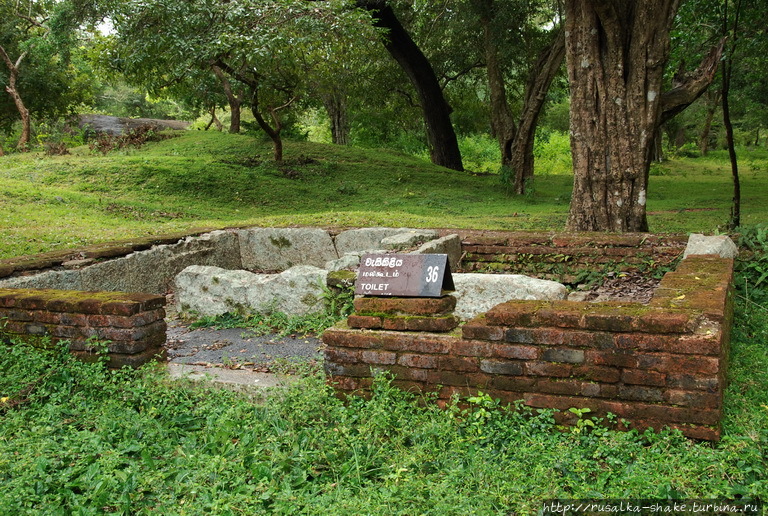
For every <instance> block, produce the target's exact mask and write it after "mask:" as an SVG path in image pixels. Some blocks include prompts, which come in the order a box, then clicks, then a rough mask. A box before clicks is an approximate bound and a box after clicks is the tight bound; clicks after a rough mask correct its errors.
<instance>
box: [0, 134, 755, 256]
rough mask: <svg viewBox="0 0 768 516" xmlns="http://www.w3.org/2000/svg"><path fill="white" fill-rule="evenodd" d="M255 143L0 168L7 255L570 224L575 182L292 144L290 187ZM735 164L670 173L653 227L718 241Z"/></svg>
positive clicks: (0, 161) (188, 139)
mask: <svg viewBox="0 0 768 516" xmlns="http://www.w3.org/2000/svg"><path fill="white" fill-rule="evenodd" d="M50 134H54V133H50ZM249 135H250V133H249ZM249 135H230V134H222V133H219V132H216V131H185V132H181V133H180V136H179V137H177V138H172V139H168V140H164V141H160V142H151V143H148V144H146V145H144V146H143V147H141V148H140V149H134V148H132V147H128V148H125V149H122V150H116V151H113V152H110V153H108V154H107V155H106V156H102V155H101V154H99V153H92V152H91V151H90V150H89V149H88V148H87V147H80V148H70V149H69V151H70V153H71V154H70V155H68V156H61V157H58V156H52V157H45V156H44V155H43V154H42V152H32V153H29V155H21V154H14V155H8V156H5V157H0V178H2V179H0V199H1V201H0V202H2V203H3V206H4V208H5V209H4V211H3V216H2V217H0V236H2V241H3V246H2V247H0V257H2V258H6V257H13V256H21V255H25V254H32V253H39V252H46V251H51V250H55V249H63V248H77V247H81V246H85V245H88V244H95V243H99V242H108V241H114V240H117V239H126V238H135V237H137V236H146V235H159V234H167V233H172V232H176V231H190V230H191V229H193V228H196V229H199V228H206V227H207V228H222V227H229V226H243V225H262V226H266V225H272V226H282V225H291V224H304V225H322V226H329V225H335V226H340V227H342V226H358V227H360V226H394V227H399V226H424V227H464V228H476V229H512V230H526V229H537V228H539V229H540V228H543V227H546V228H548V229H552V230H557V229H558V228H561V229H562V227H563V224H564V221H565V217H566V213H567V209H568V199H569V198H570V190H571V184H572V179H571V177H570V176H569V175H564V174H563V175H561V174H557V175H540V176H539V177H538V178H537V180H536V185H535V192H533V194H532V196H531V197H530V198H527V197H521V198H512V197H510V196H509V195H507V194H506V193H505V192H504V190H503V189H501V188H499V184H498V176H496V175H472V174H469V173H460V172H455V171H446V170H445V169H443V168H440V167H436V166H433V165H431V164H430V163H428V162H426V161H425V160H423V159H417V158H413V157H410V156H407V155H403V154H398V153H392V152H384V151H380V150H369V149H354V148H350V147H343V146H338V145H321V144H315V143H311V142H295V141H287V142H286V146H285V152H286V167H287V169H290V170H292V171H293V172H292V173H291V176H292V177H293V179H291V177H289V176H288V175H287V174H286V172H285V170H286V167H282V168H281V167H278V166H276V165H275V164H274V163H273V162H272V160H271V159H270V158H269V156H270V153H271V152H270V148H269V143H268V142H266V141H264V139H263V137H262V136H261V135H260V134H259V135H258V137H257V138H254V137H253V136H249ZM78 137H79V136H78ZM73 143H74V142H73ZM744 154H745V155H746V154H747V152H745V153H744ZM748 155H749V159H750V161H749V163H750V165H749V166H748V167H747V169H745V171H744V174H743V176H744V177H743V178H742V180H743V182H744V191H745V192H749V194H746V193H745V200H744V208H743V210H744V224H756V223H758V222H761V221H764V220H766V219H767V218H768V184H767V183H766V181H768V175H767V174H765V173H764V172H765V171H766V170H768V152H766V151H764V150H763V151H761V150H751V151H749V152H748ZM726 160H727V156H726V155H725V154H724V153H722V152H720V151H713V152H711V153H710V154H709V155H708V156H707V157H700V158H695V159H689V158H686V159H673V160H670V161H667V162H665V163H664V164H663V165H662V166H663V167H664V170H665V173H664V175H663V176H654V177H653V178H652V182H651V188H650V190H649V192H648V210H649V212H650V214H649V221H650V225H651V229H652V230H653V231H657V232H665V231H669V232H691V231H692V232H710V233H711V232H714V231H717V228H718V226H719V225H721V224H723V222H724V221H725V220H726V217H727V213H728V207H729V205H730V196H729V194H728V191H729V186H730V178H729V177H728V175H727V161H726ZM340 191H343V192H347V193H353V195H344V194H341V193H340Z"/></svg>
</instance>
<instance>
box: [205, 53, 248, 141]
mask: <svg viewBox="0 0 768 516" xmlns="http://www.w3.org/2000/svg"><path fill="white" fill-rule="evenodd" d="M211 69H212V70H213V73H214V74H216V77H218V79H219V81H221V86H222V88H223V89H224V95H225V96H226V97H227V103H228V104H229V115H230V118H229V132H230V133H232V134H237V133H239V132H240V111H241V109H242V104H243V100H242V99H241V98H240V97H239V96H238V95H235V92H234V91H233V90H232V84H231V83H230V82H229V79H227V76H226V75H225V74H224V71H223V70H222V69H221V68H220V67H219V66H217V65H215V64H214V65H212V66H211Z"/></svg>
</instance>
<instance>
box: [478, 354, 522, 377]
mask: <svg viewBox="0 0 768 516" xmlns="http://www.w3.org/2000/svg"><path fill="white" fill-rule="evenodd" d="M480 370H481V371H482V372H484V373H490V374H502V375H507V376H523V375H524V374H525V365H524V364H523V362H515V361H511V360H497V359H493V358H487V359H484V360H480Z"/></svg>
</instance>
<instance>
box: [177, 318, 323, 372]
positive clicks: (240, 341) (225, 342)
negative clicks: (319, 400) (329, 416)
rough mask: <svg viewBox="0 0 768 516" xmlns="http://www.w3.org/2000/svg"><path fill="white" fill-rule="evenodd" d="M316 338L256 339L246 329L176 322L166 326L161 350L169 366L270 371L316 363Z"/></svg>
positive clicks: (272, 336)
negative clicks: (164, 351)
mask: <svg viewBox="0 0 768 516" xmlns="http://www.w3.org/2000/svg"><path fill="white" fill-rule="evenodd" d="M321 346H322V343H321V342H320V340H319V339H318V338H316V337H281V336H279V335H264V336H256V335H254V334H253V333H252V332H250V331H249V330H247V329H242V328H228V329H222V330H214V329H211V328H199V329H191V328H189V327H188V326H185V325H182V324H180V323H178V322H174V323H171V324H170V325H169V327H168V333H167V340H166V344H165V347H166V349H167V350H168V359H169V361H170V362H171V363H175V364H187V365H195V366H205V367H212V366H213V367H227V368H231V369H240V370H249V371H255V372H271V371H273V369H274V366H275V365H276V364H282V365H283V368H284V366H285V365H289V364H290V363H302V362H311V361H315V362H319V361H321V360H322V357H323V355H322V353H321V352H320V348H321Z"/></svg>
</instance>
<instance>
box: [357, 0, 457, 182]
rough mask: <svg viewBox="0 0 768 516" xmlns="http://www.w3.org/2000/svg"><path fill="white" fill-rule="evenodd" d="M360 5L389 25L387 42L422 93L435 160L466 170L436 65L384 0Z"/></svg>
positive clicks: (379, 24) (380, 24) (361, 0)
mask: <svg viewBox="0 0 768 516" xmlns="http://www.w3.org/2000/svg"><path fill="white" fill-rule="evenodd" d="M358 5H359V6H360V7H362V8H364V9H367V10H369V11H373V13H374V18H375V23H376V26H377V27H381V28H384V29H387V31H388V32H387V34H386V36H385V40H384V46H385V47H386V49H387V51H388V52H389V54H390V55H391V56H392V57H393V58H394V59H395V61H397V63H398V64H399V65H400V67H401V68H402V69H403V71H404V72H405V74H406V75H407V76H408V78H409V79H410V81H411V84H413V87H414V88H415V89H416V92H417V93H418V95H419V103H420V104H421V109H422V113H423V114H424V123H425V125H426V130H427V141H428V142H429V147H430V149H429V152H430V157H431V159H432V163H434V164H436V165H442V166H444V167H447V168H450V169H453V170H464V166H463V164H462V162H461V152H460V151H459V144H458V141H457V139H456V133H455V132H454V130H453V125H452V123H451V117H450V115H451V107H450V106H449V105H448V102H446V101H445V98H444V97H443V91H442V89H441V88H440V83H439V82H438V80H437V76H436V75H435V72H434V70H433V69H432V66H431V65H430V64H429V61H428V60H427V58H426V57H425V56H424V54H423V53H422V52H421V50H420V49H419V47H418V45H416V43H415V42H414V41H413V39H411V36H410V35H409V34H408V32H407V31H406V30H405V28H404V27H403V26H402V24H401V23H400V21H399V20H398V19H397V16H396V15H395V12H394V11H393V10H392V8H391V7H390V6H389V5H387V3H386V2H385V1H383V0H358Z"/></svg>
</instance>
